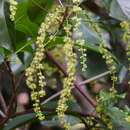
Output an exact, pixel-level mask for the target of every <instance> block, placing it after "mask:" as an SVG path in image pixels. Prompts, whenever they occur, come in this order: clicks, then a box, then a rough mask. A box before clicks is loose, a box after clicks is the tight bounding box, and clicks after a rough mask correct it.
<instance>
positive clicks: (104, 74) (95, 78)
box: [41, 71, 110, 105]
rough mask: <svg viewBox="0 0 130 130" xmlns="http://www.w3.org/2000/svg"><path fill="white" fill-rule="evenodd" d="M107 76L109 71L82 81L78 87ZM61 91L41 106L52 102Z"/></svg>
mask: <svg viewBox="0 0 130 130" xmlns="http://www.w3.org/2000/svg"><path fill="white" fill-rule="evenodd" d="M108 74H110V71H106V72H104V73H101V74H99V75H97V76H95V77H92V78H90V79H88V80H85V81H83V82H80V83H79V85H84V84H86V83H90V82H92V81H94V80H97V79H99V78H102V77H104V76H106V75H108ZM81 87H82V86H81ZM74 88H75V87H74V86H72V87H71V89H74ZM62 91H63V90H61V91H59V92H57V93H56V94H54V95H52V96H51V97H49V98H47V99H46V100H45V101H43V102H42V103H41V105H44V104H46V103H47V102H49V101H51V100H53V99H54V98H56V97H58V96H59V95H60V94H61V93H62Z"/></svg>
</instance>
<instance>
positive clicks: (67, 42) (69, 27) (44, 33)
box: [10, 0, 130, 130]
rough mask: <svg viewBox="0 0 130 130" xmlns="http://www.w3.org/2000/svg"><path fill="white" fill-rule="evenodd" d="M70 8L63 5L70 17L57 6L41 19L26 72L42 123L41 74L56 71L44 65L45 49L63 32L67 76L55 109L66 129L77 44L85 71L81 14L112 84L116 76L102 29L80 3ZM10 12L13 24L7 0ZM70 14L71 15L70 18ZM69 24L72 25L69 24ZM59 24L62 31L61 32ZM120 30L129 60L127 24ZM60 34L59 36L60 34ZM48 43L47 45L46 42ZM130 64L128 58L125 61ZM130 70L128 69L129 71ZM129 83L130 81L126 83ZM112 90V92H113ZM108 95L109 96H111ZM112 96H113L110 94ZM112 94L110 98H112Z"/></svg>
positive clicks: (129, 28)
mask: <svg viewBox="0 0 130 130" xmlns="http://www.w3.org/2000/svg"><path fill="white" fill-rule="evenodd" d="M72 1H73V5H70V6H68V5H67V6H65V8H66V7H70V8H69V9H68V10H67V11H70V12H67V14H69V17H67V16H66V18H65V11H66V9H65V8H64V7H59V6H56V7H55V9H53V10H52V11H51V12H49V13H48V14H47V16H46V18H45V20H44V22H42V23H41V26H40V28H39V31H38V36H37V40H36V44H35V45H36V52H35V55H34V57H33V60H32V62H31V64H30V66H29V67H28V68H27V69H26V74H25V75H26V77H27V80H26V83H27V86H28V88H30V89H31V99H32V100H33V102H34V103H33V107H34V111H35V113H36V116H37V118H38V119H39V120H44V119H45V116H44V115H43V113H42V110H41V105H40V100H41V99H42V98H43V97H44V96H45V95H46V91H45V86H46V85H47V84H46V77H45V75H44V73H46V68H48V71H49V73H48V75H51V71H55V69H53V68H51V67H49V66H48V64H46V63H44V62H43V61H44V59H45V57H46V55H45V53H44V52H45V51H46V48H45V46H46V45H47V44H48V43H49V42H50V41H52V40H54V39H55V37H56V35H58V32H59V31H61V32H64V34H65V36H64V38H63V42H64V45H63V46H61V47H62V50H63V53H64V59H62V60H63V61H64V62H65V68H66V72H67V74H68V76H67V77H65V78H63V91H62V93H61V96H60V99H59V102H58V107H57V109H56V111H57V114H58V117H59V118H60V119H61V123H62V124H64V127H65V128H66V129H68V130H70V129H71V126H70V124H69V123H67V122H66V121H65V112H66V110H67V108H68V106H67V104H66V102H67V101H69V99H70V97H71V86H73V82H74V80H75V79H76V76H75V75H76V65H77V60H76V53H75V52H74V49H75V48H74V45H75V44H79V45H80V47H79V48H78V50H79V51H80V52H81V54H82V55H81V56H80V58H81V60H82V62H81V64H82V71H84V72H85V71H86V69H87V65H86V62H87V54H86V51H87V49H85V48H84V47H83V46H84V44H85V40H84V39H82V35H83V34H82V32H80V31H79V30H80V26H81V22H82V19H84V18H80V17H79V15H80V14H83V15H85V16H86V21H87V23H88V25H89V27H90V28H91V29H93V30H94V31H95V32H96V33H97V34H98V36H99V39H100V44H99V50H100V53H101V54H102V57H103V59H105V61H106V64H107V65H108V68H109V70H110V71H111V74H112V76H111V79H112V81H113V82H115V81H117V76H116V65H115V64H114V59H113V57H112V56H111V54H110V52H109V50H108V49H107V43H106V41H105V40H104V39H103V37H102V32H101V28H100V27H99V26H98V25H97V24H95V23H94V19H93V17H92V16H91V14H90V13H88V12H85V11H84V10H82V8H80V7H79V6H78V5H79V3H80V0H72ZM10 11H11V15H10V18H11V20H12V21H14V20H15V14H16V11H17V2H16V1H15V0H10ZM71 14H72V15H71ZM70 21H71V22H70ZM61 24H62V27H63V28H62V29H61ZM121 26H122V28H123V29H124V31H125V33H124V40H125V41H126V42H127V43H128V46H127V47H126V50H127V54H128V57H129V56H130V45H129V43H130V25H129V24H128V23H127V22H122V23H121ZM74 31H75V32H77V33H76V37H77V39H76V40H74V39H73V38H72V35H73V32H74ZM61 32H60V33H61ZM46 37H47V38H48V37H49V40H48V41H47V40H46ZM46 41H47V42H46ZM128 60H129V61H130V58H128ZM129 70H130V68H129ZM129 84H130V82H129ZM113 91H114V94H115V89H112V92H113ZM112 92H111V93H112ZM112 94H113V93H112ZM114 94H113V95H114Z"/></svg>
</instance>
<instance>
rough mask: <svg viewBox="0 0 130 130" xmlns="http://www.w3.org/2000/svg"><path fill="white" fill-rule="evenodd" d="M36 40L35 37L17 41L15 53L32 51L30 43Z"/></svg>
mask: <svg viewBox="0 0 130 130" xmlns="http://www.w3.org/2000/svg"><path fill="white" fill-rule="evenodd" d="M35 41H36V39H35V38H33V39H30V40H27V41H23V42H19V43H17V46H16V51H15V54H17V53H19V52H30V53H33V52H34V51H33V49H32V47H31V45H32V44H33V43H34V42H35Z"/></svg>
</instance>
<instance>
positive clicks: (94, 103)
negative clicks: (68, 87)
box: [45, 51, 96, 107]
mask: <svg viewBox="0 0 130 130" xmlns="http://www.w3.org/2000/svg"><path fill="white" fill-rule="evenodd" d="M45 54H46V56H47V57H48V58H49V59H50V61H52V62H53V63H54V64H55V65H56V67H57V68H58V69H59V70H60V71H61V72H62V73H63V74H64V76H65V77H68V73H67V72H66V71H65V69H64V67H63V66H62V65H61V64H60V63H59V62H58V61H57V60H56V59H55V58H54V57H53V56H52V55H51V54H50V53H49V52H48V51H46V52H45ZM74 86H75V88H76V89H77V90H78V91H79V92H80V93H81V94H82V95H83V96H84V98H85V99H86V100H87V101H88V102H89V103H90V104H91V105H92V106H94V107H96V102H95V101H94V100H92V99H91V98H90V96H89V95H87V93H84V92H83V91H82V89H81V88H80V85H79V84H78V83H77V82H74Z"/></svg>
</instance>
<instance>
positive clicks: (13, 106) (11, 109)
mask: <svg viewBox="0 0 130 130" xmlns="http://www.w3.org/2000/svg"><path fill="white" fill-rule="evenodd" d="M4 63H5V65H6V70H7V72H8V74H9V77H10V81H11V84H12V88H13V89H12V90H13V95H12V97H11V100H10V103H9V105H8V110H7V113H8V115H10V113H12V112H14V111H15V109H16V105H17V101H16V82H15V76H14V74H13V72H12V70H11V67H10V63H9V62H8V61H7V60H6V59H5V62H4Z"/></svg>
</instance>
